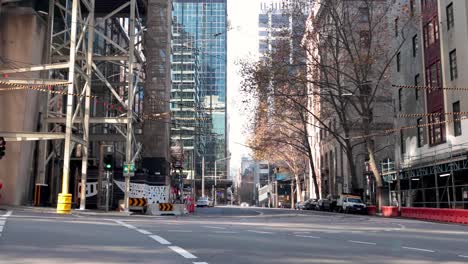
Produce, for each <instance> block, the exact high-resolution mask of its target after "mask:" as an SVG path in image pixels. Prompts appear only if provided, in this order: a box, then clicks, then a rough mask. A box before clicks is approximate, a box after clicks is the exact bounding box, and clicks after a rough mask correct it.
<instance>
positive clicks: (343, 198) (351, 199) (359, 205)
mask: <svg viewBox="0 0 468 264" xmlns="http://www.w3.org/2000/svg"><path fill="white" fill-rule="evenodd" d="M337 207H338V208H339V209H340V211H342V212H345V213H353V212H355V213H363V214H364V213H366V212H367V208H366V204H364V202H363V201H362V200H361V197H359V196H357V195H348V194H342V195H340V198H339V199H338V202H337Z"/></svg>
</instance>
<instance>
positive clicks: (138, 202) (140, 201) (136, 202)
mask: <svg viewBox="0 0 468 264" xmlns="http://www.w3.org/2000/svg"><path fill="white" fill-rule="evenodd" d="M129 204H130V206H146V205H147V204H148V202H147V200H146V198H130V201H129Z"/></svg>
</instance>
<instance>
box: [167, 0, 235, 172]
mask: <svg viewBox="0 0 468 264" xmlns="http://www.w3.org/2000/svg"><path fill="white" fill-rule="evenodd" d="M173 19H174V21H177V23H174V26H173V32H185V34H184V36H185V37H186V39H184V38H183V37H182V38H179V39H178V40H177V41H179V42H180V43H183V45H184V46H189V47H191V49H192V51H191V52H192V53H193V54H197V55H198V56H197V58H198V63H199V67H198V80H199V87H198V89H197V93H198V97H199V100H200V105H199V106H198V107H197V109H196V110H194V111H198V112H200V113H201V114H200V115H199V117H198V118H197V119H196V120H198V121H201V122H197V123H198V124H197V126H196V127H198V128H201V130H199V131H197V132H196V131H194V132H193V133H194V134H199V135H200V142H203V144H198V145H197V146H198V147H199V148H200V149H199V150H197V151H198V152H199V153H200V155H201V156H203V157H205V162H206V165H205V174H206V175H214V171H215V169H214V168H215V160H218V159H223V158H225V157H227V155H228V154H227V152H228V151H227V137H228V134H227V129H226V128H227V119H226V48H227V47H226V35H227V34H226V31H227V4H226V0H175V1H174V3H173ZM173 52H174V51H173ZM174 55H175V54H174V53H173V60H174V59H176V58H177V56H174ZM187 56H190V55H187ZM183 58H185V57H182V59H183ZM176 77H177V73H176V70H174V68H173V78H174V79H173V87H172V89H173V91H176V90H177V89H178V87H177V85H178V84H177V78H176ZM173 113H174V112H173ZM195 158H196V160H195V163H194V164H196V170H197V173H198V174H200V173H201V158H198V157H195ZM217 166H218V167H217V169H218V172H217V174H218V175H222V176H225V175H226V174H227V173H226V172H227V170H226V168H227V166H226V162H218V163H217Z"/></svg>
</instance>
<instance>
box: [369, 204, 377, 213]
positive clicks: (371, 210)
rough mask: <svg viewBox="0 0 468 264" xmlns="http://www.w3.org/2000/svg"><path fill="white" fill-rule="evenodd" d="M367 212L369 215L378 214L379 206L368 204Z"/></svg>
mask: <svg viewBox="0 0 468 264" xmlns="http://www.w3.org/2000/svg"><path fill="white" fill-rule="evenodd" d="M367 214H368V215H376V214H377V207H376V206H375V205H369V206H367Z"/></svg>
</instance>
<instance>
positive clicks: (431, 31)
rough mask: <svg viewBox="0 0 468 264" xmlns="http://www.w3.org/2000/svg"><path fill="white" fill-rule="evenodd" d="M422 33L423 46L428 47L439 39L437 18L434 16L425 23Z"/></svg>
mask: <svg viewBox="0 0 468 264" xmlns="http://www.w3.org/2000/svg"><path fill="white" fill-rule="evenodd" d="M423 34H424V36H423V37H424V47H426V48H427V47H429V46H431V45H432V44H434V43H436V41H437V40H439V26H438V19H437V17H434V18H433V19H432V20H431V21H429V22H428V23H426V24H425V25H424V27H423Z"/></svg>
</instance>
